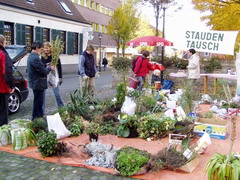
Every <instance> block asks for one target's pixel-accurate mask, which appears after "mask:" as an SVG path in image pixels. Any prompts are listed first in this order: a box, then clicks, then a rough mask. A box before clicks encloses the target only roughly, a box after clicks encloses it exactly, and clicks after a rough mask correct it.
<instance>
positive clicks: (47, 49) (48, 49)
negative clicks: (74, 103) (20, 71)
mask: <svg viewBox="0 0 240 180" xmlns="http://www.w3.org/2000/svg"><path fill="white" fill-rule="evenodd" d="M43 45H44V53H43V54H42V57H41V60H42V62H43V64H44V65H45V66H47V64H49V63H51V62H52V46H51V44H50V42H45V43H44V44H43ZM57 70H58V76H59V85H61V84H62V65H61V61H60V59H58V64H57ZM53 92H54V95H55V98H56V102H57V106H58V108H61V107H63V106H64V104H63V100H62V98H61V96H60V93H59V86H57V87H55V88H53Z"/></svg>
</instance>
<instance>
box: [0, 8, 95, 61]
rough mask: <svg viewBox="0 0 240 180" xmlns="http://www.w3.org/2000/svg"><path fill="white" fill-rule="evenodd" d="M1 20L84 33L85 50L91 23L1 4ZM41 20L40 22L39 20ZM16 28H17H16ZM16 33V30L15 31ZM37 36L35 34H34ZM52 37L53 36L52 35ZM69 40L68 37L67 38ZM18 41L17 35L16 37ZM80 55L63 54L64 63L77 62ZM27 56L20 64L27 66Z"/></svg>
mask: <svg viewBox="0 0 240 180" xmlns="http://www.w3.org/2000/svg"><path fill="white" fill-rule="evenodd" d="M0 20H1V21H7V22H12V23H19V24H27V25H31V26H40V27H44V28H49V29H57V30H63V31H70V32H76V33H83V50H85V48H86V46H87V42H88V36H87V35H86V33H87V32H86V29H87V28H89V27H91V25H88V24H83V23H78V22H74V21H70V20H65V19H60V18H55V17H51V16H47V15H43V14H38V13H34V12H30V11H24V10H21V9H17V8H11V7H6V6H2V5H0ZM39 20H40V23H38V21H39ZM15 30H16V29H15ZM14 34H15V35H16V31H15V33H14ZM33 37H34V38H35V35H34V36H33ZM50 38H51V36H50ZM66 40H67V38H66ZM14 42H16V36H15V38H14ZM78 56H79V55H77V54H76V55H61V56H60V58H61V62H62V64H77V63H78ZM26 60H27V57H25V58H23V59H22V61H21V62H20V64H19V65H20V66H26V62H27V61H26Z"/></svg>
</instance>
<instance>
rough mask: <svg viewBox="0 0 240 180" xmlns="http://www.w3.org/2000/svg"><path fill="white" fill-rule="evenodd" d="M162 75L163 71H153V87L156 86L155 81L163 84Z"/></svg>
mask: <svg viewBox="0 0 240 180" xmlns="http://www.w3.org/2000/svg"><path fill="white" fill-rule="evenodd" d="M160 75H161V71H160V70H158V69H155V70H154V71H153V75H152V82H151V84H152V85H154V84H155V81H160V82H161V77H160Z"/></svg>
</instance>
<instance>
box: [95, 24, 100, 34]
mask: <svg viewBox="0 0 240 180" xmlns="http://www.w3.org/2000/svg"><path fill="white" fill-rule="evenodd" d="M95 31H96V32H98V31H99V25H98V24H96V25H95Z"/></svg>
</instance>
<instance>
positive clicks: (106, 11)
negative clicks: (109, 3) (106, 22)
mask: <svg viewBox="0 0 240 180" xmlns="http://www.w3.org/2000/svg"><path fill="white" fill-rule="evenodd" d="M105 14H107V15H108V8H107V7H106V8H105Z"/></svg>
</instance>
